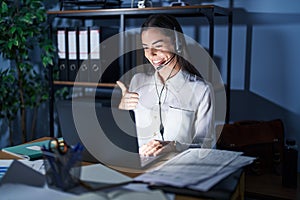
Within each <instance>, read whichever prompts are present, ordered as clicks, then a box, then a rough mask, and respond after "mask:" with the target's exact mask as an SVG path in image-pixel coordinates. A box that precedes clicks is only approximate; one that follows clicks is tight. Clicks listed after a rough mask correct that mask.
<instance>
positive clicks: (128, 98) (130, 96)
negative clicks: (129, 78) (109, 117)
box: [117, 81, 139, 110]
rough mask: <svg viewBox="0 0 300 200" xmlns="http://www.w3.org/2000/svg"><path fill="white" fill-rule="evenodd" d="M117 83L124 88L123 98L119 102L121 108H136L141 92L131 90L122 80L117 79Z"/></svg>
mask: <svg viewBox="0 0 300 200" xmlns="http://www.w3.org/2000/svg"><path fill="white" fill-rule="evenodd" d="M117 84H118V86H119V87H120V88H121V90H122V99H121V102H120V104H119V109H122V110H133V109H135V108H136V106H137V104H138V102H139V94H138V93H135V92H129V91H128V89H127V87H126V86H125V85H124V83H122V82H121V81H117Z"/></svg>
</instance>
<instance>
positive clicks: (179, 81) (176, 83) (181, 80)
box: [154, 69, 188, 92]
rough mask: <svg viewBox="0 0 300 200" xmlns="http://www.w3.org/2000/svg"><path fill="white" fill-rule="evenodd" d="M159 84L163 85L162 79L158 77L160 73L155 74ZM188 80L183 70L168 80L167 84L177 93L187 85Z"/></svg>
mask: <svg viewBox="0 0 300 200" xmlns="http://www.w3.org/2000/svg"><path fill="white" fill-rule="evenodd" d="M154 76H155V79H156V81H157V83H159V84H162V82H161V80H160V78H159V77H158V72H155V74H154ZM187 78H188V74H187V72H185V71H182V70H181V69H180V70H179V71H178V72H177V74H175V76H173V77H172V78H170V79H169V80H167V82H166V84H167V85H169V86H171V87H172V88H173V89H174V90H175V91H176V92H178V91H180V89H181V88H182V87H183V86H184V85H185V83H186V80H187Z"/></svg>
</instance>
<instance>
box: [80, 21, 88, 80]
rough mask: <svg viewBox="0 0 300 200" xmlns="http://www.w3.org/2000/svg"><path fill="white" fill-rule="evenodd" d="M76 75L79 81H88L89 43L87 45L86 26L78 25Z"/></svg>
mask: <svg viewBox="0 0 300 200" xmlns="http://www.w3.org/2000/svg"><path fill="white" fill-rule="evenodd" d="M78 44H79V45H78V58H79V61H78V66H79V70H78V73H79V74H78V75H79V81H83V82H87V81H89V74H88V65H89V59H88V57H89V56H88V54H89V51H88V49H89V45H88V28H86V27H80V28H79V29H78Z"/></svg>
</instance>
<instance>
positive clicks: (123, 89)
mask: <svg viewBox="0 0 300 200" xmlns="http://www.w3.org/2000/svg"><path fill="white" fill-rule="evenodd" d="M117 85H118V86H119V87H120V88H121V90H122V95H123V96H124V95H125V93H126V92H127V91H128V89H127V87H126V86H125V85H124V83H122V82H121V81H117Z"/></svg>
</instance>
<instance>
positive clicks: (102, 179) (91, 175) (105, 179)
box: [80, 164, 132, 184]
mask: <svg viewBox="0 0 300 200" xmlns="http://www.w3.org/2000/svg"><path fill="white" fill-rule="evenodd" d="M80 179H81V180H83V181H92V182H99V183H111V184H117V183H125V182H130V181H132V178H130V177H128V176H125V175H123V174H121V173H119V172H117V171H115V170H112V169H110V168H108V167H106V166H104V165H102V164H93V165H87V166H83V167H81V176H80Z"/></svg>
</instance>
